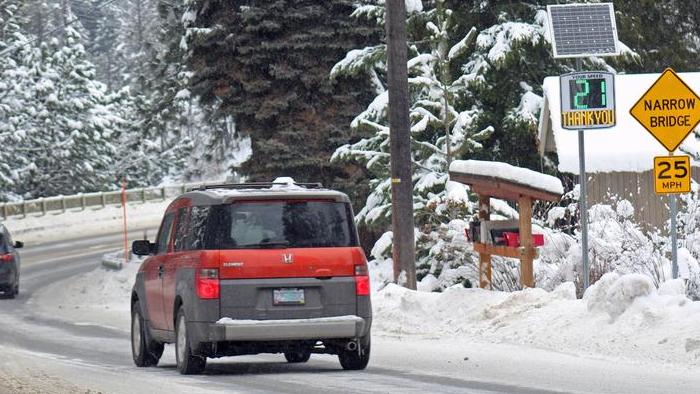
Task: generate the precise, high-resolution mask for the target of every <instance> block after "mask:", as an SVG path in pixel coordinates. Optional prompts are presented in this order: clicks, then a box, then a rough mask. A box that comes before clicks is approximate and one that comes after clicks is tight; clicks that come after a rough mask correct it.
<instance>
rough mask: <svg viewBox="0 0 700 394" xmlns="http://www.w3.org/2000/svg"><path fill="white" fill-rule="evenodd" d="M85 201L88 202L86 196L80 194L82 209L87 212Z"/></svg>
mask: <svg viewBox="0 0 700 394" xmlns="http://www.w3.org/2000/svg"><path fill="white" fill-rule="evenodd" d="M85 200H86V199H85V195H84V194H82V193H81V194H80V207H81V208H82V209H83V211H84V210H85V207H86V206H87V202H86V201H85Z"/></svg>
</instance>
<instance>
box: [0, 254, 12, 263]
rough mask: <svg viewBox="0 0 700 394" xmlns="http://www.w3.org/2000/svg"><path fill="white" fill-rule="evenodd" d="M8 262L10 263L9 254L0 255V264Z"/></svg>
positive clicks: (10, 257) (10, 256)
mask: <svg viewBox="0 0 700 394" xmlns="http://www.w3.org/2000/svg"><path fill="white" fill-rule="evenodd" d="M10 261H12V255H11V254H9V253H8V254H0V263H9V262H10Z"/></svg>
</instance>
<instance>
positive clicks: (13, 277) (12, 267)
mask: <svg viewBox="0 0 700 394" xmlns="http://www.w3.org/2000/svg"><path fill="white" fill-rule="evenodd" d="M23 246H24V244H22V242H19V241H17V242H14V243H13V242H12V237H11V236H10V232H9V231H7V228H5V226H3V225H2V224H0V292H2V293H3V295H4V296H5V297H7V298H15V296H16V295H17V294H19V253H17V249H20V248H21V247H23Z"/></svg>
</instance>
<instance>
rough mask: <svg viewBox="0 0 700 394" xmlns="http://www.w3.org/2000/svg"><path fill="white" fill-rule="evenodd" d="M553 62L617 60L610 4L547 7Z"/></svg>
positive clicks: (612, 11)
mask: <svg viewBox="0 0 700 394" xmlns="http://www.w3.org/2000/svg"><path fill="white" fill-rule="evenodd" d="M547 12H548V13H549V31H550V32H551V34H552V48H553V50H554V57H555V58H565V57H585V56H617V55H618V53H619V50H618V48H617V27H616V26H615V11H614V9H613V5H612V3H598V4H562V5H548V6H547Z"/></svg>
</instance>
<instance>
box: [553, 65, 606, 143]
mask: <svg viewBox="0 0 700 394" xmlns="http://www.w3.org/2000/svg"><path fill="white" fill-rule="evenodd" d="M559 84H560V90H561V125H562V128H564V129H572V130H581V129H598V128H606V127H612V126H614V125H615V76H614V75H613V74H611V73H608V72H579V73H572V74H566V75H562V76H560V77H559Z"/></svg>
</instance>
